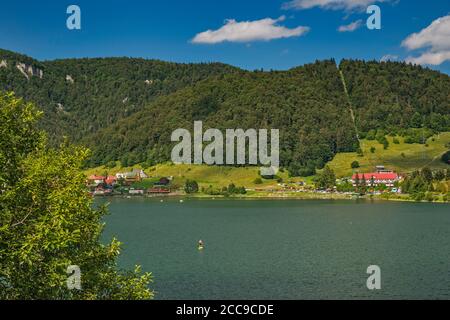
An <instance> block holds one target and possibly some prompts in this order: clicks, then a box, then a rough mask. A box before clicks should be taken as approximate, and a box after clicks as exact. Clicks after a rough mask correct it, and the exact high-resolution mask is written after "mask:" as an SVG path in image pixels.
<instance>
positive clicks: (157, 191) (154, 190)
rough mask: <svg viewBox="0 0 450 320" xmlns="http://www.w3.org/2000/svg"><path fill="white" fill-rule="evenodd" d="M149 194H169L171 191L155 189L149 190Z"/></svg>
mask: <svg viewBox="0 0 450 320" xmlns="http://www.w3.org/2000/svg"><path fill="white" fill-rule="evenodd" d="M147 193H149V194H167V193H170V189H167V188H157V187H153V188H150V189H148V190H147Z"/></svg>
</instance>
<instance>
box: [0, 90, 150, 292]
mask: <svg viewBox="0 0 450 320" xmlns="http://www.w3.org/2000/svg"><path fill="white" fill-rule="evenodd" d="M39 116H40V113H39V112H38V111H37V110H36V109H35V108H34V107H33V105H31V104H27V103H24V102H23V101H22V100H19V99H16V98H15V97H14V95H13V94H6V95H5V94H1V95H0V168H1V170H0V299H149V298H152V297H153V292H152V291H151V290H150V289H149V288H148V284H149V282H151V274H149V273H144V274H142V273H141V272H140V270H139V267H136V269H135V270H134V271H129V272H126V271H122V270H119V269H118V268H117V264H116V260H117V257H118V255H119V253H120V243H119V242H118V241H117V240H116V239H113V240H112V241H111V242H110V243H109V244H107V245H103V244H101V242H100V236H101V233H102V230H103V223H102V217H103V216H104V215H105V214H106V209H105V207H101V208H98V209H94V208H93V203H92V198H91V197H90V196H89V195H88V194H87V192H86V189H85V176H84V175H83V174H82V172H81V171H80V166H81V164H82V162H83V161H84V160H85V158H86V157H87V155H88V151H87V150H86V149H84V148H81V147H74V146H69V145H67V144H65V145H62V146H61V147H60V148H58V149H53V148H48V147H47V146H46V139H45V136H44V134H43V133H41V132H39V131H37V130H36V129H35V124H36V121H37V118H38V117H39ZM70 265H77V266H79V267H80V269H81V287H82V290H69V289H68V288H67V278H68V276H69V275H68V274H67V273H66V272H67V267H68V266H70Z"/></svg>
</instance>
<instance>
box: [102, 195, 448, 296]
mask: <svg viewBox="0 0 450 320" xmlns="http://www.w3.org/2000/svg"><path fill="white" fill-rule="evenodd" d="M102 201H105V200H99V202H102ZM108 201H109V202H110V206H109V211H110V213H111V214H110V215H108V216H107V217H106V218H105V220H106V228H105V233H104V239H105V240H110V239H111V238H112V237H113V236H115V237H117V238H118V239H119V240H120V241H121V242H123V243H124V245H123V250H122V255H121V257H120V259H119V264H120V266H121V267H123V268H133V267H134V265H135V264H140V265H141V266H142V268H143V270H144V271H150V272H152V273H153V276H154V283H153V284H152V288H153V289H154V290H155V291H156V292H157V295H156V298H157V299H450V205H448V204H431V203H430V204H429V203H404V202H368V201H361V202H358V201H312V200H311V201H300V200H197V199H184V202H180V201H179V199H167V198H166V199H164V201H163V202H160V199H146V198H134V199H121V198H114V199H108ZM199 239H202V240H203V241H204V242H205V250H203V251H199V250H197V246H196V245H197V241H198V240H199ZM370 265H377V266H379V267H380V269H381V286H382V287H381V290H374V291H370V290H368V289H367V286H366V281H367V278H368V277H369V274H367V273H366V272H367V268H368V267H369V266H370Z"/></svg>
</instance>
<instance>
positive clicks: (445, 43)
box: [402, 15, 450, 65]
mask: <svg viewBox="0 0 450 320" xmlns="http://www.w3.org/2000/svg"><path fill="white" fill-rule="evenodd" d="M402 46H403V47H405V48H407V49H408V50H419V49H425V50H426V51H425V52H423V53H421V54H420V56H417V57H412V56H410V57H408V58H407V59H406V61H407V62H411V63H415V64H429V65H440V64H442V63H443V62H445V61H447V60H450V15H447V16H445V17H441V18H439V19H436V20H434V21H433V22H432V23H431V24H430V25H429V26H428V27H426V28H425V29H423V30H421V31H420V32H417V33H413V34H411V35H410V36H408V37H407V38H406V39H405V40H404V41H403V42H402Z"/></svg>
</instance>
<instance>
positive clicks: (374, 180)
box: [86, 165, 402, 197]
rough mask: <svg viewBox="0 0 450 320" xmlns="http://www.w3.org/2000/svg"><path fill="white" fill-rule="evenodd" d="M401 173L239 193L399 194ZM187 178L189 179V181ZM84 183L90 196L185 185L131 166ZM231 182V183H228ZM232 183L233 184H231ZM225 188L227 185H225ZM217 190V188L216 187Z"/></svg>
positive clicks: (170, 190)
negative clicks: (124, 170)
mask: <svg viewBox="0 0 450 320" xmlns="http://www.w3.org/2000/svg"><path fill="white" fill-rule="evenodd" d="M256 180H258V179H256ZM401 180H402V176H401V175H399V174H398V173H396V172H394V171H392V170H389V169H386V168H385V167H384V166H381V165H380V166H377V167H376V168H374V171H373V172H366V173H363V172H361V173H360V172H355V173H354V174H353V176H351V177H347V178H340V179H333V181H332V182H331V183H330V184H329V185H328V186H325V187H320V186H318V184H317V183H314V182H307V181H303V180H298V179H296V180H295V181H294V180H289V181H285V182H284V181H276V180H274V183H272V184H266V185H261V186H253V187H242V188H244V189H245V192H242V193H239V195H240V196H242V195H244V194H245V195H246V196H252V195H256V196H257V195H263V194H266V195H267V194H271V195H272V196H280V195H292V194H295V193H297V194H299V193H310V194H318V195H323V194H334V195H347V196H356V195H365V194H369V195H381V194H385V193H389V194H400V193H402V189H401V187H400V182H401ZM188 181H189V180H188ZM86 185H87V187H88V189H89V192H90V194H91V195H92V196H126V197H131V196H148V197H156V196H174V195H176V196H180V195H185V194H186V193H188V192H186V191H185V190H186V188H185V185H184V183H175V182H174V177H173V176H168V177H158V176H152V177H151V176H149V175H148V174H147V173H145V172H144V170H142V169H132V170H131V171H129V172H119V173H116V174H115V175H108V174H106V172H105V174H104V175H97V174H93V175H90V176H89V177H88V179H87V181H86ZM230 185H233V184H232V182H230ZM233 186H234V185H233ZM211 188H212V186H210V187H209V190H211ZM225 189H226V188H225ZM218 190H220V188H219V189H218ZM197 192H199V193H204V194H206V195H208V194H209V195H218V194H217V193H216V194H211V193H210V192H208V191H206V189H205V188H204V187H202V188H198V190H197V191H195V192H193V193H197Z"/></svg>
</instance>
